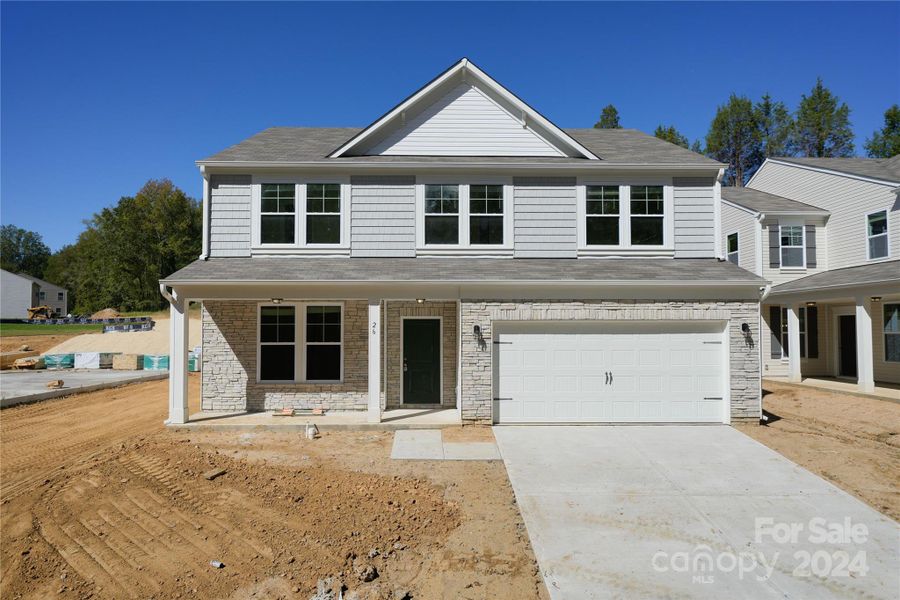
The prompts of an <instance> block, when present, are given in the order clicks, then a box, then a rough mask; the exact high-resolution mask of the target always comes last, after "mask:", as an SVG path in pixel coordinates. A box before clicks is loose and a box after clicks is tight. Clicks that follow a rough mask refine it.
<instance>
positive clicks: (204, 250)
mask: <svg viewBox="0 0 900 600" xmlns="http://www.w3.org/2000/svg"><path fill="white" fill-rule="evenodd" d="M200 175H202V176H203V203H202V205H201V206H202V209H203V243H202V247H201V248H200V256H199V258H200V260H206V259H208V258H209V173H207V172H206V167H205V166H203V165H201V166H200Z"/></svg>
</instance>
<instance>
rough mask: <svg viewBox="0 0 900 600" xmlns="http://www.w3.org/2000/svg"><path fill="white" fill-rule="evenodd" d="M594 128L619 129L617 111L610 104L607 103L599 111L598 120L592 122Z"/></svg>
mask: <svg viewBox="0 0 900 600" xmlns="http://www.w3.org/2000/svg"><path fill="white" fill-rule="evenodd" d="M594 128H595V129H621V128H622V126H621V125H619V111H618V110H616V107H615V106H613V105H612V104H607V105H606V106H605V107H604V108H603V110H602V111H601V112H600V120H599V121H597V122H596V123H594Z"/></svg>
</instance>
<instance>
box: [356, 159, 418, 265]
mask: <svg viewBox="0 0 900 600" xmlns="http://www.w3.org/2000/svg"><path fill="white" fill-rule="evenodd" d="M415 181H416V179H415V177H413V176H397V175H389V176H361V177H352V178H351V179H350V184H351V192H350V195H351V200H350V248H351V250H350V253H351V256H354V257H379V256H398V257H410V256H415V255H416V190H415Z"/></svg>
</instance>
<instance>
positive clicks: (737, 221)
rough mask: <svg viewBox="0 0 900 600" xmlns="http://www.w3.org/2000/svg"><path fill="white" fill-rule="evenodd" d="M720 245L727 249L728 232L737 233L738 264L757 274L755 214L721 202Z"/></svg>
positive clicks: (757, 227) (757, 226)
mask: <svg viewBox="0 0 900 600" xmlns="http://www.w3.org/2000/svg"><path fill="white" fill-rule="evenodd" d="M722 231H723V234H722V236H723V237H722V247H723V248H725V250H726V252H727V250H728V234H729V233H737V235H738V264H739V265H740V266H741V267H742V268H744V269H747V270H748V271H751V272H753V273H756V274H757V275H758V274H759V270H760V269H759V261H758V260H757V259H756V250H757V247H758V232H759V223H758V222H757V220H756V216H755V215H752V214H750V213H748V212H747V211H745V210H741V209H739V208H735V207H733V206H731V205H729V204H725V203H723V204H722Z"/></svg>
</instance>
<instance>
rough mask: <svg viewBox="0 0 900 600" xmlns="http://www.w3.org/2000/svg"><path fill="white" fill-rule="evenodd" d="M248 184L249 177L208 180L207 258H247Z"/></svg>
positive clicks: (248, 233)
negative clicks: (208, 256) (208, 255)
mask: <svg viewBox="0 0 900 600" xmlns="http://www.w3.org/2000/svg"><path fill="white" fill-rule="evenodd" d="M250 181H251V177H250V175H211V176H210V179H209V224H208V227H209V254H210V256H212V257H221V256H250V220H251V216H250V198H251V192H250Z"/></svg>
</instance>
